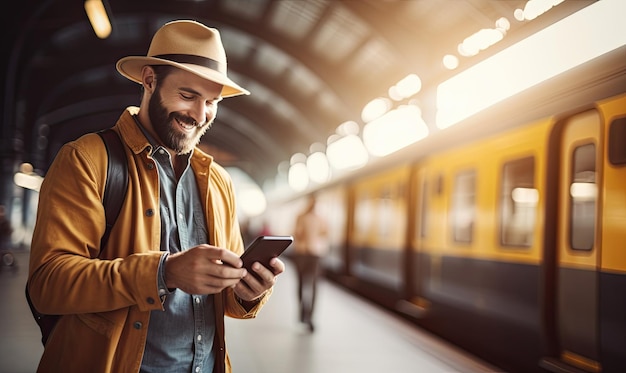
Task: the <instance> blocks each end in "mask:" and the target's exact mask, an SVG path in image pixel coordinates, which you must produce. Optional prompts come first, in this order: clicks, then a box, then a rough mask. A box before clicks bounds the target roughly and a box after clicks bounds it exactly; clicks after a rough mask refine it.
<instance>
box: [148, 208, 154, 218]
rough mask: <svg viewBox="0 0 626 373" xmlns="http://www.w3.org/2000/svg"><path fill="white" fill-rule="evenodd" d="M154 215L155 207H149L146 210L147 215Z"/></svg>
mask: <svg viewBox="0 0 626 373" xmlns="http://www.w3.org/2000/svg"><path fill="white" fill-rule="evenodd" d="M153 215H154V210H153V209H147V210H146V216H148V217H150V216H153Z"/></svg>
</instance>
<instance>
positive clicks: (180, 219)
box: [141, 131, 215, 373]
mask: <svg viewBox="0 0 626 373" xmlns="http://www.w3.org/2000/svg"><path fill="white" fill-rule="evenodd" d="M144 132H145V131H144ZM148 138H149V139H150V137H149V136H148ZM151 143H153V144H154V141H151ZM152 156H153V158H154V159H155V161H156V164H157V168H158V171H159V180H160V187H161V194H160V195H161V197H160V204H161V205H160V212H161V251H165V252H167V253H175V252H179V251H182V250H187V249H189V248H191V247H193V246H196V245H198V244H203V243H207V242H208V233H207V228H206V224H205V221H204V217H203V216H204V215H203V212H202V204H201V201H200V198H199V194H198V190H197V186H196V180H195V176H194V174H193V172H191V169H190V167H189V156H187V166H186V168H185V170H184V171H183V173H182V175H181V177H180V180H179V181H178V182H177V180H176V176H175V173H174V169H173V167H172V162H171V159H170V154H169V153H168V152H167V151H166V150H165V149H164V148H163V147H155V148H154V151H153V153H152ZM165 257H166V255H164V256H163V258H162V260H164V259H165ZM162 264H163V263H162ZM162 267H163V265H162ZM161 273H162V271H161ZM159 287H160V288H162V290H163V293H165V294H167V296H166V298H165V302H164V304H163V306H164V308H165V312H163V311H161V310H155V311H151V314H150V325H149V329H148V339H147V341H146V348H145V352H144V356H143V361H142V364H141V372H166V371H167V372H194V373H196V372H207V373H210V372H212V371H213V365H214V362H215V356H214V353H213V336H214V333H215V324H214V322H213V320H214V308H213V296H212V295H211V296H207V295H195V294H187V293H185V292H183V291H181V290H178V289H175V290H173V291H172V292H169V291H168V290H167V289H166V287H165V284H164V281H163V278H162V277H161V278H160V281H159Z"/></svg>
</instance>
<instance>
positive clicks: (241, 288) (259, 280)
mask: <svg viewBox="0 0 626 373" xmlns="http://www.w3.org/2000/svg"><path fill="white" fill-rule="evenodd" d="M269 264H270V267H271V268H266V267H264V266H263V265H262V264H261V263H259V262H255V263H253V264H252V270H253V271H254V272H255V274H252V273H248V272H247V271H246V274H244V276H243V278H242V281H240V282H239V283H237V285H235V287H234V291H235V294H237V296H238V297H239V298H240V299H242V300H244V301H248V302H253V301H255V300H256V299H258V298H260V297H261V296H262V295H263V294H265V292H266V291H267V290H268V289H270V288H271V287H272V286H274V284H275V283H276V279H277V278H278V275H280V274H281V273H283V272H284V271H285V264H284V263H283V262H282V261H281V260H280V259H278V258H272V260H270V263H269Z"/></svg>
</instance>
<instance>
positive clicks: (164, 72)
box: [150, 65, 176, 80]
mask: <svg viewBox="0 0 626 373" xmlns="http://www.w3.org/2000/svg"><path fill="white" fill-rule="evenodd" d="M150 67H152V69H154V76H155V77H156V78H157V80H158V79H165V78H166V77H167V76H168V75H170V74H171V73H172V72H173V71H174V69H176V67H174V66H170V65H150Z"/></svg>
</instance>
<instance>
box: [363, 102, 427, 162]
mask: <svg viewBox="0 0 626 373" xmlns="http://www.w3.org/2000/svg"><path fill="white" fill-rule="evenodd" d="M426 136H428V126H427V125H426V123H425V122H424V120H423V119H422V112H421V110H420V109H419V108H418V107H417V106H414V105H402V106H400V107H398V108H397V109H395V110H392V111H390V112H388V113H387V114H385V115H383V116H382V117H380V118H378V119H376V120H374V121H372V122H369V123H367V124H366V125H365V127H363V143H364V144H365V147H366V148H367V150H368V151H369V152H370V154H372V155H374V156H377V157H384V156H386V155H388V154H391V153H393V152H395V151H397V150H399V149H402V148H404V147H406V146H408V145H410V144H413V143H415V142H417V141H419V140H421V139H423V138H424V137H426Z"/></svg>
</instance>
